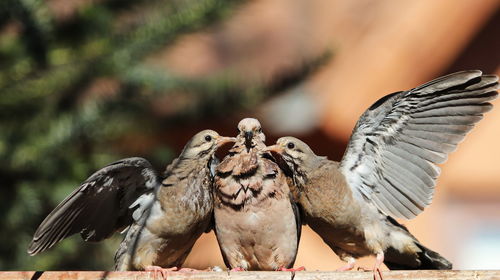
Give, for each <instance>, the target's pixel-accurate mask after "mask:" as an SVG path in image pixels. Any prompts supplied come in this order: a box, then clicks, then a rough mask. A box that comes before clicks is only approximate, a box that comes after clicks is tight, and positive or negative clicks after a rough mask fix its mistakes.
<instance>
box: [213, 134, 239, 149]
mask: <svg viewBox="0 0 500 280" xmlns="http://www.w3.org/2000/svg"><path fill="white" fill-rule="evenodd" d="M234 142H236V138H234V137H225V136H221V137H219V138H218V139H217V142H216V145H217V148H220V147H222V146H224V145H225V144H227V143H234Z"/></svg>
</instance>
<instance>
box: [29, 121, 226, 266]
mask: <svg viewBox="0 0 500 280" xmlns="http://www.w3.org/2000/svg"><path fill="white" fill-rule="evenodd" d="M227 142H234V138H228V137H222V136H219V134H218V133H217V132H215V131H213V130H204V131H201V132H199V133H197V134H196V135H194V136H193V137H192V139H191V140H190V141H189V142H188V143H187V144H186V145H185V147H184V149H183V151H182V152H181V154H180V155H179V157H178V158H176V159H174V160H173V161H172V163H171V164H170V165H169V166H167V168H166V170H165V172H164V174H163V175H162V176H159V175H158V174H157V173H156V171H155V170H154V169H153V167H152V166H151V164H150V163H149V162H148V161H147V160H145V159H143V158H138V157H134V158H126V159H122V160H119V161H117V162H114V163H111V164H109V165H108V166H106V167H104V168H102V169H100V170H98V171H97V172H95V173H94V174H93V175H91V176H90V177H89V178H88V179H87V180H86V181H85V182H83V183H82V184H81V185H80V187H78V188H77V189H76V190H75V191H73V193H71V194H70V195H69V196H68V197H66V198H65V199H64V200H63V201H62V202H61V203H60V204H59V205H58V206H57V207H56V208H55V209H54V210H53V211H52V212H51V213H50V214H49V215H48V216H47V217H46V218H45V220H44V221H43V222H42V223H41V224H40V226H39V227H38V229H37V230H36V232H35V234H34V237H33V240H32V242H31V244H30V245H29V248H28V253H29V254H30V255H36V254H38V253H40V252H42V251H44V250H47V249H48V248H50V247H52V246H54V245H55V244H56V243H57V242H59V241H61V240H62V239H64V238H66V237H68V236H71V235H73V234H75V233H80V235H81V236H82V238H83V239H84V240H85V241H101V240H103V239H106V238H108V237H109V236H111V235H112V234H113V233H114V232H116V231H122V230H124V229H127V233H126V235H125V237H124V239H123V241H122V243H121V244H120V247H119V249H118V251H117V252H116V255H115V270H153V271H155V272H157V271H158V270H160V271H162V268H165V267H177V266H181V265H182V263H183V262H184V260H185V259H186V257H187V255H188V254H189V252H190V251H191V248H192V247H193V245H194V243H195V241H196V240H197V239H198V237H199V236H200V235H201V234H202V233H203V232H208V231H210V230H211V226H212V219H213V195H212V183H213V177H212V175H213V174H211V173H212V171H213V170H211V168H212V169H213V165H214V164H216V158H215V157H214V153H215V151H216V149H217V148H218V147H220V146H221V145H223V144H225V143H227ZM174 269H175V268H174Z"/></svg>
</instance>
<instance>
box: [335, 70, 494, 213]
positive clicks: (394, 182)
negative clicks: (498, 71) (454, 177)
mask: <svg viewBox="0 0 500 280" xmlns="http://www.w3.org/2000/svg"><path fill="white" fill-rule="evenodd" d="M496 90H498V77H497V76H493V75H489V76H488V75H482V74H481V71H463V72H458V73H454V74H450V75H448V76H444V77H441V78H437V79H435V80H433V81H430V82H428V83H426V84H424V85H421V86H419V87H417V88H414V89H412V90H409V91H404V92H396V93H393V94H390V95H387V96H385V97H383V98H381V99H380V100H378V101H377V102H375V103H374V104H373V105H372V106H371V107H370V108H369V109H368V110H367V111H366V112H365V113H364V114H363V115H362V116H361V118H360V119H359V121H358V123H357V124H356V127H355V128H354V131H353V134H352V136H351V139H350V141H349V145H348V148H347V150H346V153H345V154H344V157H343V159H342V161H341V164H340V169H341V171H342V173H343V174H344V175H345V176H346V179H347V182H348V184H349V186H350V187H351V188H352V189H353V192H354V193H355V195H356V197H357V198H358V199H364V200H366V201H368V202H370V203H373V204H375V205H376V207H377V208H378V209H379V210H381V211H382V212H384V213H385V214H387V215H391V216H394V217H398V218H407V219H411V218H414V217H415V216H417V215H418V214H419V213H420V212H422V211H423V209H424V208H425V207H426V206H427V205H429V204H430V202H431V201H432V197H433V194H434V186H435V184H436V178H437V177H438V175H439V173H440V169H439V167H437V166H436V164H439V163H443V162H444V161H445V160H446V159H447V157H448V154H449V153H450V152H452V151H454V150H455V148H456V146H457V144H458V143H459V142H460V141H462V139H463V138H464V137H465V135H466V134H467V132H469V131H470V130H471V129H472V128H473V127H474V124H475V123H476V122H478V121H479V120H481V119H482V117H483V114H484V113H485V112H487V111H489V110H490V109H491V108H492V105H491V104H490V103H488V101H490V100H493V99H495V98H496V97H497V95H498V93H497V92H496Z"/></svg>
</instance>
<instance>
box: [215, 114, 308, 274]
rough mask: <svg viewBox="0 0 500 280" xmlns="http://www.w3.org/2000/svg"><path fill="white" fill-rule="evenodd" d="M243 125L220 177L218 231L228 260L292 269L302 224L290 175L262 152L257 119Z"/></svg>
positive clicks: (247, 265) (217, 187)
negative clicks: (284, 172) (287, 175)
mask: <svg viewBox="0 0 500 280" xmlns="http://www.w3.org/2000/svg"><path fill="white" fill-rule="evenodd" d="M245 124H248V125H247V126H245ZM238 128H239V130H240V132H241V133H240V134H239V135H238V137H237V141H236V144H235V145H234V146H233V148H232V149H231V150H230V154H229V155H228V156H227V157H226V158H225V159H224V160H223V161H222V162H221V164H220V165H219V166H218V167H217V169H216V176H215V197H214V204H215V208H214V216H215V232H216V235H217V240H218V242H219V246H220V248H221V252H222V255H223V258H224V261H225V263H226V265H227V266H228V267H229V268H242V269H245V270H277V269H279V268H290V267H292V266H293V263H294V261H295V257H296V254H297V246H298V241H299V238H300V226H301V225H300V222H299V220H298V218H299V217H298V213H297V208H296V205H295V204H293V203H292V201H291V196H290V191H289V187H288V185H287V182H286V178H285V176H284V174H283V173H282V172H281V171H280V169H279V167H278V166H277V165H276V164H275V163H274V162H273V161H271V160H269V159H268V158H266V157H265V156H263V155H262V153H261V150H262V149H263V148H264V147H265V144H264V139H265V138H264V135H263V134H262V131H261V129H260V124H259V123H258V121H257V120H255V119H244V120H242V121H241V122H240V125H239V126H238ZM245 133H247V134H245ZM250 134H251V135H250ZM245 135H246V137H245ZM250 138H251V141H250V140H249V139H250Z"/></svg>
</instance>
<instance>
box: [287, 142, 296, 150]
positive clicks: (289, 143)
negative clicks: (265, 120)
mask: <svg viewBox="0 0 500 280" xmlns="http://www.w3.org/2000/svg"><path fill="white" fill-rule="evenodd" d="M286 146H287V147H288V149H290V150H291V149H293V148H295V144H293V143H292V142H288V144H287V145H286Z"/></svg>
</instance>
